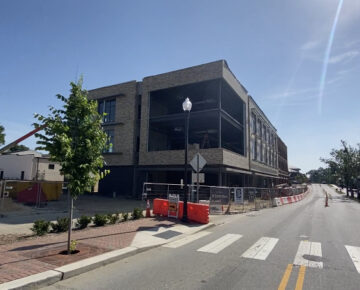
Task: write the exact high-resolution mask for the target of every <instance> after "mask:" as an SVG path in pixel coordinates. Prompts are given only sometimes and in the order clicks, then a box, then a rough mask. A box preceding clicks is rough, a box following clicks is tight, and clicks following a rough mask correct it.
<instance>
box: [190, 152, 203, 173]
mask: <svg viewBox="0 0 360 290" xmlns="http://www.w3.org/2000/svg"><path fill="white" fill-rule="evenodd" d="M190 165H191V167H192V168H193V169H194V171H195V172H200V171H201V170H202V169H203V168H204V166H205V165H206V160H205V158H204V157H202V156H201V154H200V153H196V154H195V156H194V158H193V159H192V160H191V161H190Z"/></svg>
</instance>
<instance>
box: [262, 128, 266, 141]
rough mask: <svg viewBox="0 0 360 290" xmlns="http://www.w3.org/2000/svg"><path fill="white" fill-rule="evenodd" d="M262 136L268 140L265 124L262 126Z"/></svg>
mask: <svg viewBox="0 0 360 290" xmlns="http://www.w3.org/2000/svg"><path fill="white" fill-rule="evenodd" d="M261 136H262V138H263V140H264V141H266V127H265V124H264V125H263V126H262V133H261Z"/></svg>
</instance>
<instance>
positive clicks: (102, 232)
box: [0, 218, 175, 284]
mask: <svg viewBox="0 0 360 290" xmlns="http://www.w3.org/2000/svg"><path fill="white" fill-rule="evenodd" d="M174 224H175V223H174V222H172V221H168V220H165V219H158V218H149V219H141V220H136V221H128V222H123V223H119V224H116V225H107V226H105V227H98V228H95V227H90V228H87V229H84V230H74V231H73V234H72V239H73V240H76V241H77V242H78V245H77V249H78V250H80V252H79V253H78V254H75V255H70V256H68V255H61V254H59V253H60V252H61V251H63V250H65V249H66V242H67V233H61V234H48V235H46V236H43V237H33V238H31V239H27V240H24V241H20V242H15V243H11V244H8V245H1V246H0V257H1V259H0V284H1V283H5V282H9V281H12V280H16V279H20V278H23V277H26V276H29V275H33V274H37V273H40V272H44V271H47V270H52V269H55V268H57V267H59V266H62V265H65V264H69V263H73V262H76V261H78V260H82V259H85V258H89V257H93V256H96V255H99V254H102V253H104V252H108V251H112V250H115V249H122V248H125V247H128V246H130V244H131V242H132V240H133V239H134V237H135V235H136V232H138V231H141V230H149V229H150V228H154V227H160V226H173V225H174Z"/></svg>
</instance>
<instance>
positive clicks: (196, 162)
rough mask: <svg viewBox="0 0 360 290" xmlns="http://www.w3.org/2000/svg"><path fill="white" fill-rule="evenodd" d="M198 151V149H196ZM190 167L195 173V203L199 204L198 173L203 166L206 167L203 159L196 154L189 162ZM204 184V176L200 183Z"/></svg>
mask: <svg viewBox="0 0 360 290" xmlns="http://www.w3.org/2000/svg"><path fill="white" fill-rule="evenodd" d="M198 150H199V149H198ZM190 165H191V167H192V168H193V169H194V171H195V172H196V184H197V186H196V192H197V193H196V200H197V202H199V189H200V187H199V186H200V182H201V181H200V175H199V174H200V171H201V170H202V169H203V168H204V166H205V165H206V160H205V158H204V157H202V156H201V154H200V153H199V151H198V153H196V154H195V156H194V158H193V159H192V160H191V162H190ZM204 182H205V176H204V178H203V181H202V183H204Z"/></svg>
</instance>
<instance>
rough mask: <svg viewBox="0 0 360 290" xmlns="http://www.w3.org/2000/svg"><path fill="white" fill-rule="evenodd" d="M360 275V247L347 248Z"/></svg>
mask: <svg viewBox="0 0 360 290" xmlns="http://www.w3.org/2000/svg"><path fill="white" fill-rule="evenodd" d="M345 248H346V250H347V251H348V253H349V255H350V258H351V260H352V261H353V263H354V266H355V268H356V270H357V271H358V273H360V247H353V246H345Z"/></svg>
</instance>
